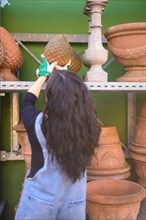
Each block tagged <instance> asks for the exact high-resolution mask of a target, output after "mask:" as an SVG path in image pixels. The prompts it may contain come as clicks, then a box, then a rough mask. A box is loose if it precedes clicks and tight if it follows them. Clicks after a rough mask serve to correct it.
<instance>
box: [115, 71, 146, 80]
mask: <svg viewBox="0 0 146 220" xmlns="http://www.w3.org/2000/svg"><path fill="white" fill-rule="evenodd" d="M116 81H117V82H146V72H145V73H126V74H124V75H123V76H121V77H119V78H117V79H116Z"/></svg>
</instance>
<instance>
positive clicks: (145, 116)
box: [130, 100, 146, 187]
mask: <svg viewBox="0 0 146 220" xmlns="http://www.w3.org/2000/svg"><path fill="white" fill-rule="evenodd" d="M145 107H146V100H144V102H143V105H142V108H141V112H140V117H138V121H137V126H136V129H135V135H134V139H133V142H132V143H131V145H130V156H131V158H132V160H133V161H134V163H135V169H136V173H137V175H138V183H139V184H141V185H142V186H144V187H146V112H145V110H146V108H145Z"/></svg>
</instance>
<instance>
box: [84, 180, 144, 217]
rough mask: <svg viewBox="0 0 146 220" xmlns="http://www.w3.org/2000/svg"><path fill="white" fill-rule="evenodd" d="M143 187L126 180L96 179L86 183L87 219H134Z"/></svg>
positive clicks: (142, 197) (141, 198)
mask: <svg viewBox="0 0 146 220" xmlns="http://www.w3.org/2000/svg"><path fill="white" fill-rule="evenodd" d="M145 193H146V192H145V189H144V188H143V187H142V186H140V185H139V184H137V183H134V182H130V181H126V180H96V181H92V182H89V183H87V214H88V216H89V220H93V219H94V220H105V219H111V220H113V219H115V220H136V219H137V215H138V212H139V208H140V202H141V201H142V200H143V199H144V197H145Z"/></svg>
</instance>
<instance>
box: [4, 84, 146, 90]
mask: <svg viewBox="0 0 146 220" xmlns="http://www.w3.org/2000/svg"><path fill="white" fill-rule="evenodd" d="M33 83H34V81H1V82H0V92H23V91H27V90H28V89H29V88H30V87H31V86H32V84H33ZM85 84H86V86H87V88H88V89H89V90H91V91H109V92H114V91H116V92H141V91H145V90H146V82H106V83H104V82H85ZM44 89H45V85H44V86H43V88H42V90H44Z"/></svg>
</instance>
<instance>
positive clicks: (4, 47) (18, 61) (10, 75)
mask: <svg viewBox="0 0 146 220" xmlns="http://www.w3.org/2000/svg"><path fill="white" fill-rule="evenodd" d="M0 55H1V56H2V57H4V58H3V60H2V62H0V80H8V81H13V80H18V78H17V77H16V71H18V70H19V69H20V68H21V66H22V63H23V56H22V53H21V51H20V48H19V46H18V44H17V43H16V41H15V40H14V38H13V37H12V36H11V34H10V33H9V32H8V31H7V30H6V29H5V28H3V27H0Z"/></svg>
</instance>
